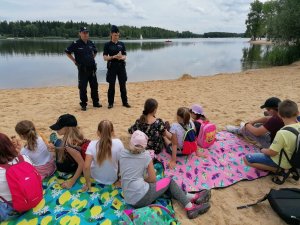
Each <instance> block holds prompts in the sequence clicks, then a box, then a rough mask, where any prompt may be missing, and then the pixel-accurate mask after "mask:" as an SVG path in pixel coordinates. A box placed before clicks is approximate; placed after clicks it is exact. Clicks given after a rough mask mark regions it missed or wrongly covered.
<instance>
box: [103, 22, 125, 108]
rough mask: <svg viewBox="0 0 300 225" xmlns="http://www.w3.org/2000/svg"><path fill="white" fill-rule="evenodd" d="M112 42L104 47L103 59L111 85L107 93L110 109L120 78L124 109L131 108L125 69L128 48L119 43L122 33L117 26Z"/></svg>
mask: <svg viewBox="0 0 300 225" xmlns="http://www.w3.org/2000/svg"><path fill="white" fill-rule="evenodd" d="M110 35H111V40H110V41H109V42H107V43H105V45H104V51H103V59H104V60H105V61H107V74H106V81H107V82H108V83H109V88H108V92H107V98H108V108H109V109H111V108H112V107H113V106H114V99H115V83H116V77H117V76H118V81H119V86H120V92H121V99H122V103H123V106H124V107H127V108H130V107H131V106H130V105H129V104H128V100H127V91H126V81H127V73H126V69H125V60H126V48H125V45H124V43H123V42H120V41H119V37H120V33H119V29H118V27H117V26H115V25H113V26H112V27H111V32H110Z"/></svg>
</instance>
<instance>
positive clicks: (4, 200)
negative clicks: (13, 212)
mask: <svg viewBox="0 0 300 225" xmlns="http://www.w3.org/2000/svg"><path fill="white" fill-rule="evenodd" d="M0 199H2V201H3V202H5V203H6V204H9V205H11V206H12V203H11V202H9V201H7V200H6V199H5V198H3V197H2V196H0Z"/></svg>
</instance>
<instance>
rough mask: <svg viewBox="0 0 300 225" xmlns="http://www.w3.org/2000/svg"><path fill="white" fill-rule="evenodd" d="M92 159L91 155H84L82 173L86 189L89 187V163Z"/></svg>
mask: <svg viewBox="0 0 300 225" xmlns="http://www.w3.org/2000/svg"><path fill="white" fill-rule="evenodd" d="M92 161H93V156H91V155H85V161H84V167H83V174H84V178H85V181H86V188H85V189H86V190H88V189H91V187H92V185H91V164H92Z"/></svg>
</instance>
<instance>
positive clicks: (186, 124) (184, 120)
mask: <svg viewBox="0 0 300 225" xmlns="http://www.w3.org/2000/svg"><path fill="white" fill-rule="evenodd" d="M190 128H193V129H195V125H194V123H193V122H192V121H191V116H190V111H189V109H188V108H186V107H180V108H178V110H177V122H176V123H173V124H171V128H170V133H171V138H170V139H167V138H166V139H165V142H166V145H167V148H166V150H167V152H168V153H170V154H171V155H172V158H171V161H170V162H169V167H170V168H171V169H172V168H174V167H175V166H176V156H177V155H181V154H182V153H181V152H182V148H183V139H184V134H185V132H186V130H188V129H190Z"/></svg>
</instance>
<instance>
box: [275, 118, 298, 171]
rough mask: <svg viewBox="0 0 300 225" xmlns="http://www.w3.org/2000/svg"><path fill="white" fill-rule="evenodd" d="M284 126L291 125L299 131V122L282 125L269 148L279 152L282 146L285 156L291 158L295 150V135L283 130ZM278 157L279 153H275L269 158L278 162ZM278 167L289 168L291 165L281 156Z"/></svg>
mask: <svg viewBox="0 0 300 225" xmlns="http://www.w3.org/2000/svg"><path fill="white" fill-rule="evenodd" d="M286 127H292V128H294V129H296V130H297V131H298V132H300V123H294V124H290V125H286V126H284V127H283V128H282V129H281V130H279V131H278V132H277V134H276V137H275V139H274V141H273V143H272V144H271V146H270V149H272V150H274V151H277V152H280V151H281V149H282V147H283V149H284V151H285V152H286V153H287V156H288V157H289V159H291V157H292V155H293V153H294V151H295V147H296V139H297V137H296V135H295V134H293V133H292V132H290V131H288V130H284V128H286ZM279 157H280V154H277V155H275V156H272V157H271V159H272V160H273V161H274V162H275V163H276V164H279ZM280 167H281V168H284V169H289V168H291V165H290V163H289V162H288V160H287V159H286V157H285V156H283V157H282V160H281V163H280Z"/></svg>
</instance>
